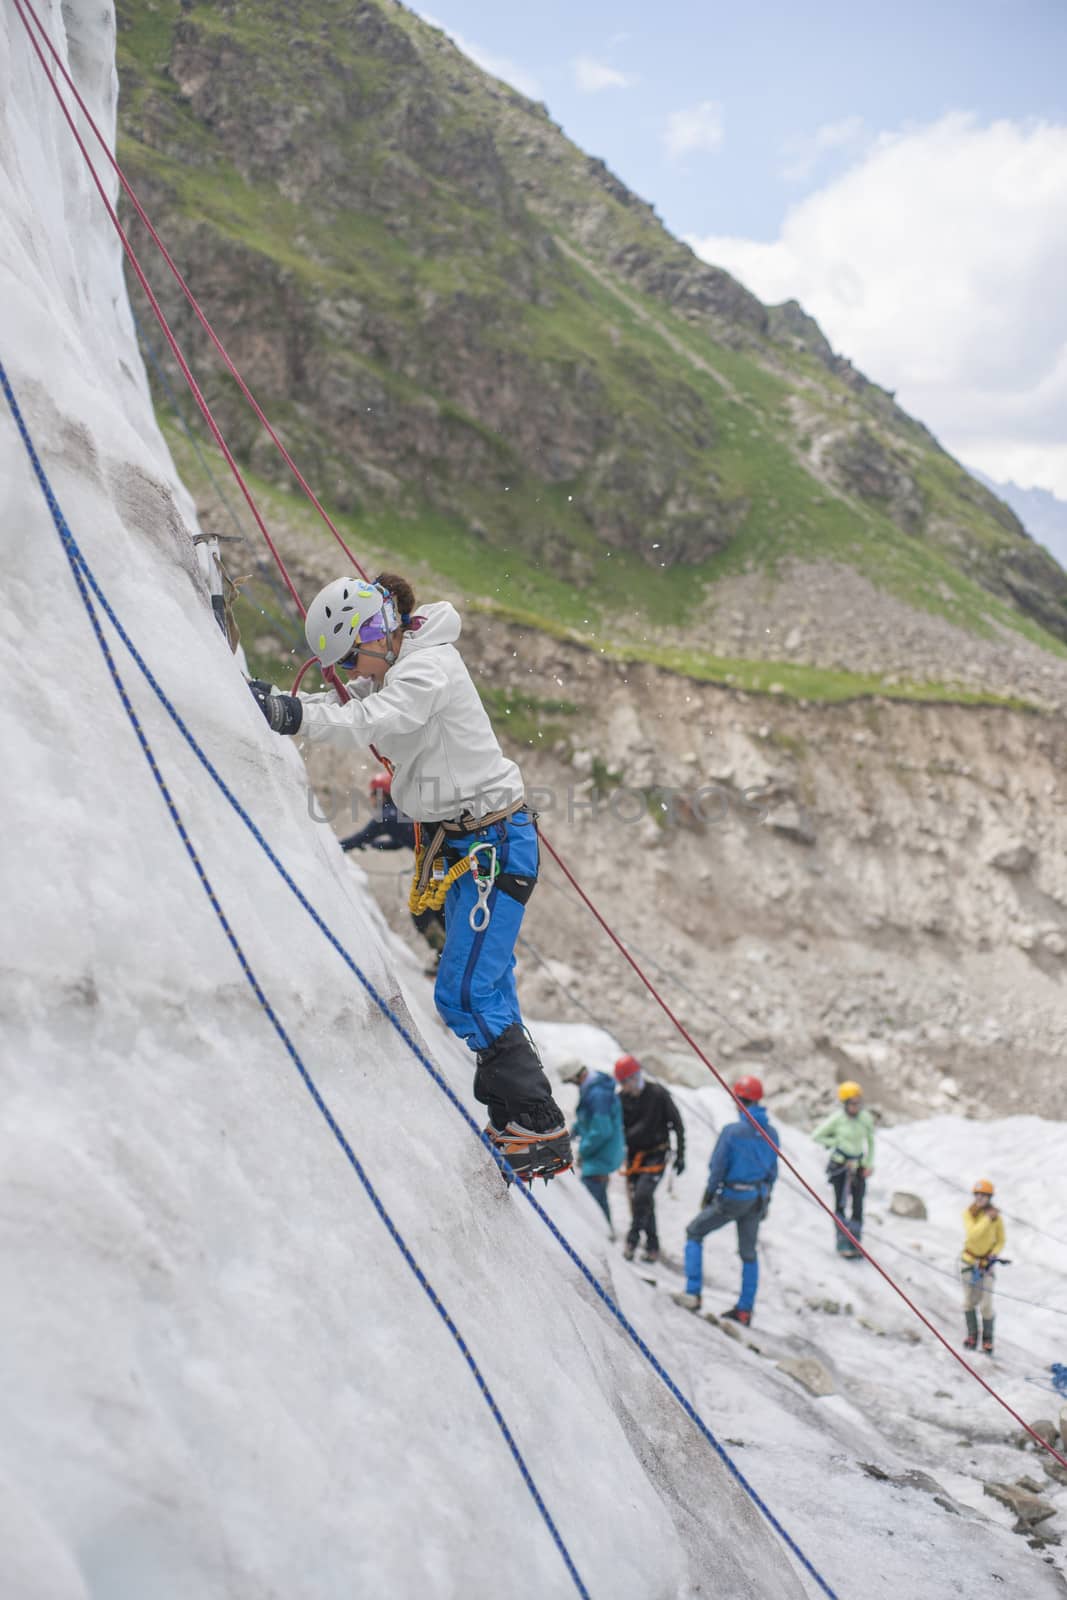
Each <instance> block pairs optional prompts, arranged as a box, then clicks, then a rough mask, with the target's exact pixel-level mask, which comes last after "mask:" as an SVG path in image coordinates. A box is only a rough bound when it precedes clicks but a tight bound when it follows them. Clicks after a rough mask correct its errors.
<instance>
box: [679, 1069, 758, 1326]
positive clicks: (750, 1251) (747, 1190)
mask: <svg viewBox="0 0 1067 1600" xmlns="http://www.w3.org/2000/svg"><path fill="white" fill-rule="evenodd" d="M734 1094H735V1095H736V1097H737V1099H738V1101H739V1103H740V1105H741V1106H742V1107H743V1108H744V1109H743V1110H742V1112H741V1114H740V1116H739V1117H738V1120H737V1121H736V1122H731V1123H730V1125H729V1127H726V1128H724V1129H723V1130H722V1132H721V1133H720V1135H719V1137H718V1139H717V1140H716V1142H715V1149H714V1150H713V1151H712V1153H711V1165H710V1166H709V1168H708V1182H707V1187H706V1189H705V1190H704V1204H703V1209H702V1210H701V1211H698V1212H697V1214H696V1216H695V1217H694V1218H693V1220H692V1222H691V1223H690V1224H689V1226H688V1228H687V1229H686V1239H685V1290H684V1291H683V1292H681V1293H679V1294H676V1295H675V1296H674V1297H673V1298H674V1299H675V1301H676V1302H677V1304H678V1305H680V1306H684V1307H685V1308H686V1310H687V1311H699V1309H700V1292H701V1289H702V1287H703V1283H704V1239H705V1236H706V1235H707V1234H709V1233H714V1232H715V1230H716V1229H717V1228H724V1227H725V1226H726V1224H727V1223H728V1222H736V1223H737V1253H738V1255H739V1256H740V1257H741V1293H740V1295H739V1296H738V1299H737V1304H736V1305H735V1306H732V1307H731V1309H730V1310H729V1311H724V1312H723V1316H724V1317H728V1318H729V1319H730V1321H731V1322H741V1323H744V1324H745V1326H746V1327H747V1326H748V1324H749V1323H750V1322H751V1321H752V1308H753V1306H754V1305H755V1303H756V1289H757V1288H758V1286H759V1261H758V1260H757V1258H756V1236H757V1234H758V1233H759V1225H760V1223H761V1222H762V1221H763V1219H764V1217H765V1216H766V1215H767V1208H768V1206H769V1205H770V1203H771V1190H772V1189H773V1188H774V1182H775V1179H776V1178H777V1176H778V1157H777V1155H776V1154H775V1152H774V1150H772V1149H771V1146H770V1145H769V1144H768V1143H767V1140H766V1139H764V1138H762V1137H761V1135H760V1134H759V1133H758V1132H757V1131H756V1129H755V1128H754V1127H753V1126H752V1123H751V1122H750V1121H749V1118H748V1117H747V1116H746V1115H745V1111H747V1112H748V1113H749V1115H750V1116H751V1117H752V1118H754V1120H755V1121H756V1122H758V1123H759V1125H760V1127H761V1128H762V1129H763V1131H764V1132H765V1133H766V1134H767V1135H768V1137H769V1138H770V1139H772V1140H773V1141H774V1143H775V1144H776V1145H777V1143H778V1134H777V1133H776V1131H775V1129H774V1127H773V1125H772V1123H771V1122H770V1120H769V1119H768V1116H767V1113H766V1111H765V1110H764V1109H763V1107H762V1105H760V1103H759V1102H760V1101H761V1100H762V1099H763V1085H762V1083H761V1082H760V1080H759V1079H758V1078H740V1079H738V1081H737V1083H735V1084H734Z"/></svg>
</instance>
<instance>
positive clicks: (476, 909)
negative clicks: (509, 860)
mask: <svg viewBox="0 0 1067 1600" xmlns="http://www.w3.org/2000/svg"><path fill="white" fill-rule="evenodd" d="M483 850H488V852H489V866H488V868H483V867H482V865H481V863H480V861H479V860H478V856H479V853H480V852H481V851H483ZM467 865H468V867H469V869H470V874H471V877H472V878H473V879H474V887H475V889H476V890H477V893H478V899H477V900H476V902H475V903H474V905H473V906H471V909H470V915H469V917H468V918H467V921H468V922H469V923H470V925H471V927H472V928H473V930H474V932H475V933H484V932H485V930H486V928H488V926H489V918H490V916H491V915H492V913H491V912H490V910H489V896H490V894H491V893H492V890H493V885H494V883H495V882H496V878H497V874H498V873H499V871H500V863H499V862H498V861H497V858H496V845H495V844H489V843H484V844H472V845H471V847H470V850H469V851H468V852H467Z"/></svg>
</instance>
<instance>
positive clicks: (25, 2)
mask: <svg viewBox="0 0 1067 1600" xmlns="http://www.w3.org/2000/svg"><path fill="white" fill-rule="evenodd" d="M15 5H16V8H17V9H18V12H19V15H20V16H21V17H22V22H23V26H24V27H25V28H26V31H27V33H29V31H30V30H29V24H28V23H27V21H26V17H25V15H24V14H23V7H25V10H26V11H28V12H29V14H30V16H31V17H32V18H33V21H34V25H35V27H36V28H37V31H38V33H39V34H40V35H41V38H42V39H43V40H44V42H45V44H46V45H47V47H48V52H49V54H50V55H51V57H52V60H53V61H54V62H55V64H56V66H57V67H58V68H59V71H60V74H61V75H62V78H63V81H64V82H65V83H66V85H67V88H68V89H69V90H70V92H71V94H72V95H73V96H74V98H75V100H76V101H77V102H78V108H79V110H80V111H81V113H82V116H83V117H84V118H85V120H86V122H87V123H88V124H89V127H90V128H91V129H92V131H93V134H94V135H95V137H96V140H97V143H98V144H99V145H100V148H101V149H102V150H103V152H104V155H105V156H106V157H107V160H108V161H109V162H110V164H111V167H112V168H113V170H114V172H115V175H116V177H117V178H118V180H119V183H120V184H121V185H122V188H123V190H124V192H125V194H126V198H127V199H128V200H129V202H130V204H131V205H132V206H133V209H134V210H135V211H136V213H137V215H138V216H139V217H140V219H141V221H142V222H143V223H144V225H145V227H146V228H147V229H148V232H149V234H150V236H151V239H152V242H153V244H154V245H155V246H156V249H157V250H158V251H159V253H160V255H161V256H162V257H163V260H164V261H165V262H166V263H167V266H168V267H169V268H170V270H171V272H172V273H173V275H174V279H175V281H176V283H177V284H178V287H179V288H180V289H181V291H182V294H183V295H184V296H185V298H186V300H187V301H188V302H189V305H190V306H191V307H192V310H193V314H194V315H195V317H196V319H197V321H198V322H199V323H200V326H201V327H202V328H203V330H204V332H205V333H206V334H207V336H208V338H209V339H210V340H211V342H212V344H213V345H214V346H215V349H216V350H217V351H218V353H219V355H220V356H221V357H222V360H223V362H224V363H225V365H226V368H227V370H228V371H229V373H230V375H231V377H232V378H233V380H234V382H235V383H236V384H237V387H238V388H239V389H240V391H241V393H242V394H243V395H244V397H245V399H246V400H247V401H248V403H249V405H250V406H251V407H252V410H253V411H254V412H255V414H256V416H257V417H258V419H259V421H260V422H261V423H262V425H263V427H264V428H265V429H266V431H267V433H268V434H269V435H270V438H271V440H272V441H273V443H274V444H275V446H276V447H277V449H278V452H279V454H280V455H281V457H282V460H283V461H284V462H285V464H286V466H287V467H288V468H289V470H290V472H291V473H292V474H293V477H294V478H295V479H296V481H297V483H298V484H299V485H300V487H301V488H302V489H303V491H304V493H305V494H306V495H307V497H308V499H309V500H310V501H311V504H312V505H313V506H314V507H315V510H316V511H317V512H318V514H319V516H320V517H321V518H322V520H323V522H325V524H326V526H327V527H328V528H329V530H330V532H331V533H332V534H333V536H334V538H335V539H336V540H337V543H338V544H339V545H340V546H341V549H342V550H343V551H344V553H345V555H346V556H347V557H348V559H349V561H351V563H352V565H353V566H354V567H355V569H356V571H357V572H358V573H359V575H360V577H361V578H364V579H365V578H366V576H367V574H366V572H365V571H364V569H363V567H362V566H361V565H360V563H359V562H358V561H357V560H356V558H355V556H354V555H353V554H352V552H351V550H350V549H349V548H348V546H347V544H346V543H345V541H344V539H343V538H342V537H341V533H340V531H339V529H338V528H337V526H336V524H335V523H334V521H333V519H332V518H331V517H330V515H329V513H328V512H327V510H326V508H325V506H323V505H322V503H321V501H320V500H319V498H318V496H317V495H316V494H315V492H314V490H313V489H312V487H311V485H310V484H309V483H308V481H307V479H306V478H305V477H304V475H303V473H302V472H301V471H300V468H299V467H298V466H297V464H296V462H295V461H294V460H293V458H292V456H291V455H290V454H289V451H288V450H287V449H286V447H285V445H284V444H283V443H282V441H281V439H279V437H278V435H277V433H275V431H274V429H273V427H272V426H271V424H270V421H269V419H268V417H267V415H266V413H265V412H264V411H263V409H262V407H261V406H260V404H259V402H258V400H257V399H256V397H255V395H254V394H253V393H252V391H251V389H249V387H248V385H247V384H246V383H245V380H244V378H243V377H242V376H241V374H240V372H239V371H238V370H237V367H236V366H235V365H234V362H233V361H232V360H231V358H230V354H229V351H228V350H227V349H226V347H225V345H224V344H223V342H222V340H221V339H220V338H219V336H218V334H217V333H216V332H215V329H214V328H213V327H212V325H211V323H210V322H209V321H208V318H207V315H206V313H205V312H204V311H203V309H202V308H201V306H200V302H199V301H198V300H197V298H196V296H195V294H194V293H193V291H192V290H191V289H190V287H189V285H188V284H187V283H186V281H185V279H184V277H183V276H182V274H181V272H180V271H179V269H178V266H177V264H176V263H175V261H174V258H173V257H172V256H171V253H170V251H169V250H168V249H167V247H166V245H165V244H164V243H163V240H162V239H161V238H160V237H159V234H158V233H157V232H156V230H155V228H154V227H153V226H152V223H151V221H150V220H149V217H148V213H147V212H146V211H145V209H144V207H143V206H142V204H141V202H140V200H139V199H138V198H137V195H136V194H135V193H134V190H133V187H132V185H131V184H130V183H129V182H128V180H127V178H126V174H125V173H124V172H123V170H122V168H121V167H120V166H119V164H118V162H117V160H116V159H115V156H114V155H113V153H112V151H111V149H110V147H109V145H108V142H107V140H106V139H105V138H104V135H103V134H102V133H101V132H100V129H99V128H98V127H97V125H96V122H95V121H94V119H93V116H92V113H91V112H90V110H89V108H88V106H87V105H86V104H85V101H84V100H83V99H82V97H81V95H80V93H79V92H78V88H77V85H76V84H75V82H74V80H73V78H72V77H71V75H70V73H69V72H68V71H67V69H66V66H65V65H64V63H63V60H62V58H61V57H60V55H59V52H58V51H57V50H56V47H55V45H54V44H53V43H52V41H51V39H50V38H49V36H48V34H47V33H46V32H45V29H44V26H43V24H42V23H41V19H40V18H39V17H38V15H37V13H36V11H35V10H34V8H33V0H15ZM30 40H31V43H32V44H33V46H34V49H35V50H37V55H38V57H39V58H40V57H41V52H40V50H39V49H38V48H37V44H36V41H35V40H34V39H33V35H32V34H31V35H30ZM41 64H42V66H44V67H45V71H46V73H47V70H48V69H47V65H46V63H45V62H44V60H43V58H41ZM48 76H49V81H50V82H51V81H52V79H51V74H48ZM54 87H55V85H54V83H53V88H54ZM56 93H57V97H58V90H57V91H56ZM59 98H60V104H61V105H62V104H63V102H62V98H61V97H59ZM63 109H64V114H65V115H66V107H65V106H64V108H63ZM67 121H68V122H70V125H71V128H72V130H73V129H74V124H73V122H71V119H70V117H69V116H67ZM74 136H75V138H77V139H78V144H79V145H80V146H81V151H82V154H83V155H84V156H85V159H86V162H87V163H88V165H89V168H90V171H93V176H94V179H95V177H96V174H95V171H94V169H93V166H92V162H91V161H90V159H89V155H88V153H87V151H86V149H85V146H84V145H83V144H82V142H81V139H80V138H78V135H77V132H76V131H75V133H74ZM96 186H97V188H98V189H100V193H101V195H102V196H103V198H104V204H105V205H107V208H108V214H109V215H110V216H111V220H112V221H113V222H114V223H115V226H116V227H119V223H118V218H117V217H116V216H115V214H114V212H113V211H112V209H111V206H110V205H109V204H108V201H107V197H106V196H105V195H104V191H103V189H101V188H100V183H99V180H98V179H97V180H96ZM119 232H120V234H121V233H122V229H121V228H119ZM123 244H124V245H125V244H126V239H125V235H123ZM126 249H127V254H128V255H130V259H131V261H133V260H134V257H133V256H132V254H130V250H129V246H128V245H127V246H126ZM135 270H136V272H137V276H138V277H139V278H140V279H141V282H142V283H143V284H144V288H145V290H146V292H147V294H148V296H149V298H150V299H151V301H152V308H153V310H154V311H155V312H156V315H157V316H159V317H160V318H162V313H161V312H160V311H159V308H158V306H157V304H156V301H155V297H154V296H153V295H152V291H151V289H149V288H148V284H147V281H146V280H145V278H144V276H143V274H142V273H141V270H140V267H139V266H136V265H135ZM162 325H163V329H164V332H167V325H166V323H165V322H163V324H162ZM168 338H169V334H168ZM170 342H171V347H172V349H175V354H176V355H177V350H176V348H175V346H174V343H173V340H171V341H170ZM178 362H179V365H180V366H181V368H182V371H183V373H184V374H185V376H186V379H187V381H188V382H189V384H190V385H191V386H192V388H193V393H194V394H195V395H197V396H198V397H199V390H198V389H197V388H196V386H195V384H193V380H192V378H191V376H190V375H189V373H188V372H187V370H186V367H185V363H184V362H183V361H182V360H181V357H180V356H178ZM198 403H199V400H198ZM201 409H203V406H201ZM205 415H206V412H205ZM209 421H210V418H209ZM211 426H212V431H213V432H215V433H216V437H217V438H218V439H219V443H220V445H222V441H221V438H220V437H219V436H218V434H217V430H215V428H214V424H213V423H212V424H211ZM222 449H223V451H224V453H225V455H226V459H227V460H228V461H229V462H230V465H231V468H232V469H233V470H235V471H236V468H234V467H233V461H232V458H231V456H230V454H229V451H228V450H226V447H225V445H222ZM245 498H246V499H247V498H248V495H247V491H246V493H245ZM257 521H258V517H257ZM263 531H264V533H266V529H264V530H263ZM268 542H269V541H268ZM271 548H272V549H273V546H272V547H271ZM283 571H284V569H283ZM286 582H287V583H288V582H289V580H288V577H287V578H286ZM290 588H292V585H291V584H290ZM293 593H294V598H296V593H295V590H294V591H293ZM297 604H298V605H299V604H300V602H299V600H297ZM301 613H303V607H301Z"/></svg>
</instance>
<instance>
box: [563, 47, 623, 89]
mask: <svg viewBox="0 0 1067 1600" xmlns="http://www.w3.org/2000/svg"><path fill="white" fill-rule="evenodd" d="M571 64H572V66H573V67H574V81H575V83H576V84H577V85H578V87H579V89H581V91H582V93H583V94H599V92H600V90H601V89H629V88H631V87H632V85H633V84H635V83H636V82H637V79H636V78H634V77H631V76H630V74H629V73H628V72H620V71H619V69H618V68H617V67H609V66H608V65H607V64H606V63H605V62H603V61H592V60H591V59H590V58H589V56H579V57H578V59H577V61H574V62H572V63H571Z"/></svg>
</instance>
